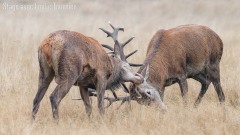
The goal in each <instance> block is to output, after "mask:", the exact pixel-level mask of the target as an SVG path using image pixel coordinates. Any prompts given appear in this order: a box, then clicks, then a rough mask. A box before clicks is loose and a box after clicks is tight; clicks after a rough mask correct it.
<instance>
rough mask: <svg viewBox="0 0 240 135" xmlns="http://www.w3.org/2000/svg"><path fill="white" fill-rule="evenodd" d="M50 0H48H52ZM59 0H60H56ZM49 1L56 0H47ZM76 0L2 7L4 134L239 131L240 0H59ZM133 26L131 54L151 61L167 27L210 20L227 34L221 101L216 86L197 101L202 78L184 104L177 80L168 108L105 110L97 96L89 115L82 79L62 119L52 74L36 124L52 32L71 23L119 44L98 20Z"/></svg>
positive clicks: (0, 123) (0, 118)
mask: <svg viewBox="0 0 240 135" xmlns="http://www.w3.org/2000/svg"><path fill="white" fill-rule="evenodd" d="M4 2H7V3H8V4H25V5H27V4H34V3H37V4H44V3H45V2H44V1H41V2H39V1H37V0H36V1H27V0H26V1H22V2H20V1H18V2H16V1H13V0H12V1H1V2H0V4H1V6H3V5H2V3H4ZM46 2H47V1H46ZM52 2H54V1H52ZM47 3H48V4H49V3H51V2H47ZM56 3H57V4H67V3H70V4H76V5H77V8H76V10H64V11H63V10H17V11H10V10H4V9H3V7H1V9H0V26H1V27H0V69H1V70H0V86H1V88H0V134H104V135H108V134H184V135H185V134H217V135H218V134H239V132H240V101H239V95H240V90H239V86H240V85H239V82H240V77H239V74H240V68H239V66H240V60H239V57H240V54H239V52H240V45H239V43H240V34H239V33H240V32H239V31H240V10H239V5H240V2H239V1H238V0H229V1H224V0H220V1H218V0H212V1H191V0H183V1H181V0H177V1H174V0H161V1H157V0H156V1H154V0H153V1H147V0H146V1H144V0H139V1H138V0H132V1H131V0H122V1H111V0H107V1H97V0H90V1H83V0H81V1H77V0H75V1H74V0H73V1H67V0H65V1H61V2H60V1H58V2H56ZM108 21H111V22H112V23H113V24H114V25H116V26H121V27H125V32H124V33H121V34H120V41H125V40H126V39H128V38H129V37H130V36H135V37H136V38H135V39H134V41H133V42H132V43H131V44H130V45H128V47H127V49H126V52H130V51H132V50H134V49H136V48H137V49H138V50H139V52H138V53H137V54H136V55H134V56H133V57H132V58H131V59H130V61H132V62H139V63H140V62H143V60H144V58H145V53H146V48H147V44H148V42H149V41H150V38H151V36H152V35H153V34H154V32H156V31H157V30H158V29H160V28H164V29H168V28H172V27H175V26H178V25H182V24H201V25H206V26H208V27H210V28H212V29H213V30H214V31H216V32H217V33H218V34H219V35H220V37H221V38H222V40H223V43H224V54H223V57H222V61H221V80H222V86H223V90H224V92H225V95H226V102H225V105H223V106H222V105H220V104H219V102H218V99H217V96H216V92H215V91H214V89H213V87H212V86H211V87H210V88H209V90H208V91H207V93H206V95H205V97H204V98H203V101H202V103H201V104H200V106H199V107H198V108H193V102H194V100H195V99H196V97H197V95H198V93H199V91H200V84H199V83H197V82H196V81H192V80H188V83H189V106H188V107H183V105H182V98H181V96H180V90H179V87H178V86H177V85H173V86H171V87H168V88H167V90H166V95H165V99H164V102H165V103H166V105H167V106H168V112H167V113H165V114H162V113H161V112H159V111H158V110H155V109H154V108H151V107H145V106H140V105H139V104H137V103H135V102H132V103H131V108H130V107H129V106H128V105H124V106H123V107H121V108H120V109H118V104H114V105H113V106H112V107H110V108H109V109H107V110H106V116H105V118H103V119H102V118H100V117H99V116H98V111H97V107H96V101H95V99H94V98H93V108H94V110H93V116H92V118H91V119H88V118H87V115H86V114H85V110H84V105H83V103H82V101H73V100H71V98H72V96H73V94H71V92H73V91H77V90H78V88H77V87H73V88H72V89H71V92H70V93H69V94H68V95H67V96H66V97H65V98H64V99H63V101H62V102H61V104H60V121H59V124H55V123H54V121H53V119H52V113H51V107H50V106H51V105H50V101H49V98H48V97H49V95H50V94H51V92H52V91H53V89H54V87H55V86H56V84H55V83H54V82H52V84H51V86H50V88H49V90H48V91H47V93H46V95H45V97H44V98H43V100H42V102H41V106H40V109H39V112H38V114H37V119H36V121H35V122H34V123H33V124H31V109H32V101H33V98H34V96H35V94H36V91H37V86H38V84H37V82H38V80H37V79H38V70H39V67H38V60H37V48H38V45H39V43H40V41H41V40H42V39H43V38H44V37H46V35H48V34H49V33H51V32H53V31H55V30H60V29H67V30H73V31H78V32H81V33H83V34H85V35H89V36H92V37H94V38H96V39H97V40H99V41H100V42H101V43H108V44H112V41H111V40H110V39H107V38H106V37H105V34H103V33H102V32H101V31H100V30H99V29H98V28H99V27H104V28H109V26H108V24H107V22H108Z"/></svg>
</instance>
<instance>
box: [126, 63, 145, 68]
mask: <svg viewBox="0 0 240 135" xmlns="http://www.w3.org/2000/svg"><path fill="white" fill-rule="evenodd" d="M129 65H130V66H132V67H141V66H142V65H143V64H133V63H129Z"/></svg>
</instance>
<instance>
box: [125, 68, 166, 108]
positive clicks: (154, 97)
mask: <svg viewBox="0 0 240 135" xmlns="http://www.w3.org/2000/svg"><path fill="white" fill-rule="evenodd" d="M141 74H142V75H143V77H144V81H143V83H142V84H139V85H135V84H130V86H129V88H130V95H131V98H132V99H133V100H136V101H137V102H138V103H140V104H144V105H151V104H152V103H153V104H155V105H156V106H158V107H160V108H161V109H163V110H166V109H167V108H166V106H165V105H164V103H163V102H162V99H161V97H160V95H159V93H158V90H157V89H156V88H155V87H154V86H152V85H151V83H150V82H148V81H147V80H148V77H149V65H148V66H147V67H146V68H145V69H144V70H143V71H142V73H141Z"/></svg>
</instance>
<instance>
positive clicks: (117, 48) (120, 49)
mask: <svg viewBox="0 0 240 135" xmlns="http://www.w3.org/2000/svg"><path fill="white" fill-rule="evenodd" d="M109 25H110V26H111V27H112V29H113V32H109V31H107V30H105V29H103V28H99V29H100V30H102V31H103V32H104V33H106V34H107V37H112V39H113V41H114V43H115V44H114V48H112V47H111V46H109V45H105V44H102V46H103V47H105V48H107V49H109V50H110V51H114V54H115V55H119V56H120V58H121V60H123V61H127V58H129V57H130V56H132V55H133V54H135V53H136V52H137V50H135V51H133V52H131V53H130V54H128V55H124V52H123V48H124V47H125V46H126V45H127V44H128V43H129V42H131V41H132V40H133V39H134V37H131V38H130V39H128V40H127V41H126V42H124V43H122V44H121V43H119V41H118V32H119V31H123V32H124V28H116V27H114V26H113V25H112V24H111V23H109ZM130 66H134V67H138V66H142V64H130Z"/></svg>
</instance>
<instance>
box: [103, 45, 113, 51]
mask: <svg viewBox="0 0 240 135" xmlns="http://www.w3.org/2000/svg"><path fill="white" fill-rule="evenodd" d="M102 46H103V47H104V48H107V49H109V50H110V51H114V49H113V48H112V47H111V46H109V45H105V44H102Z"/></svg>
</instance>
